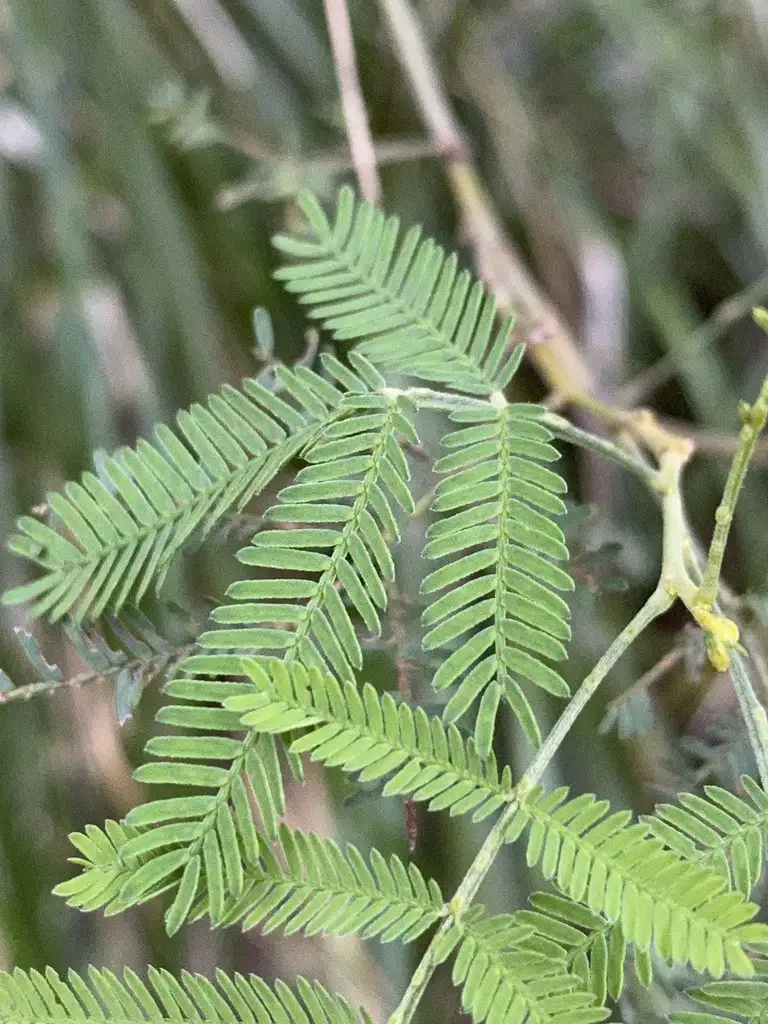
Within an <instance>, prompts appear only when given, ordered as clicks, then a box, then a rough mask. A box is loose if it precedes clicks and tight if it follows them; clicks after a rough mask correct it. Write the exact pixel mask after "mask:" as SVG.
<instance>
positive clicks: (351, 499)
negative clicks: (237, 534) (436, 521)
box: [200, 353, 417, 679]
mask: <svg viewBox="0 0 768 1024" xmlns="http://www.w3.org/2000/svg"><path fill="white" fill-rule="evenodd" d="M350 358H351V360H352V362H353V365H354V367H355V369H356V370H357V374H358V375H361V376H358V375H355V374H352V372H351V371H350V370H349V369H347V368H345V367H343V366H342V365H341V364H340V363H339V362H337V361H336V360H334V359H326V360H325V365H326V367H327V368H328V371H329V373H333V374H336V375H337V376H338V377H339V378H341V379H342V381H343V382H344V383H348V384H349V386H350V388H351V387H355V388H356V389H357V391H356V392H353V393H350V394H348V395H347V397H346V398H345V399H344V408H345V409H348V410H349V411H350V412H354V415H350V416H347V417H346V418H344V419H341V420H339V421H338V422H336V423H333V424H330V425H328V426H326V427H325V429H324V430H323V433H322V437H321V438H320V439H319V440H318V441H317V443H316V444H314V445H313V446H312V447H311V448H309V450H308V451H306V452H305V453H304V459H305V460H306V461H307V462H308V463H309V465H308V466H306V467H305V468H304V469H302V470H301V471H300V472H299V473H298V475H297V477H296V483H294V484H292V485H291V486H289V487H286V488H285V489H284V490H283V491H281V492H280V495H279V499H280V500H279V503H278V504H277V505H274V506H273V507H272V508H270V509H269V510H268V511H267V513H266V518H267V519H268V520H271V521H272V522H273V523H274V524H275V528H274V529H266V530H262V531H260V532H259V533H257V534H256V535H255V536H254V538H253V540H252V542H251V545H250V546H249V547H247V548H244V549H243V550H242V551H240V552H238V556H237V557H238V559H239V560H240V561H241V562H243V563H245V564H246V565H249V566H256V567H257V568H259V569H266V570H267V571H268V572H269V574H270V575H269V577H268V578H266V579H248V580H243V581H240V582H238V583H235V584H234V585H233V586H232V587H230V589H229V591H228V596H229V597H232V598H236V599H237V603H234V604H225V605H223V606H222V607H220V608H217V609H216V611H215V612H214V614H213V618H214V620H215V621H216V622H217V623H220V624H222V626H224V627H226V628H221V629H215V630H211V631H210V632H207V633H204V634H203V636H202V637H201V638H200V644H201V646H202V647H203V648H207V649H218V650H221V649H227V650H234V651H247V652H249V653H250V652H258V653H265V654H266V653H269V652H277V651H280V652H283V657H285V659H286V661H287V662H288V663H292V662H293V661H294V660H299V661H301V662H302V663H303V664H304V665H308V666H309V665H314V666H317V667H321V668H324V669H326V668H327V669H330V671H332V672H334V673H335V674H336V675H338V676H339V677H340V678H342V679H353V678H354V674H355V670H356V669H359V668H360V667H361V666H362V652H361V649H360V643H359V641H358V639H357V635H356V631H355V625H354V622H353V618H352V616H353V615H354V614H356V615H358V616H359V617H360V619H361V620H362V622H363V623H364V625H365V627H366V628H367V629H368V630H370V631H371V632H373V633H378V632H379V630H380V628H381V626H380V621H379V610H380V609H383V608H384V607H386V602H387V595H386V590H385V581H387V580H391V579H393V578H394V565H393V563H392V556H391V555H390V552H389V548H388V546H387V541H386V539H385V534H388V535H389V536H390V537H393V538H398V537H399V532H398V527H397V521H396V519H395V511H394V509H395V508H397V507H398V506H399V507H400V508H402V509H404V510H405V511H406V512H410V511H412V510H413V501H412V498H411V494H410V491H409V489H408V479H409V471H408V464H407V462H406V458H405V456H404V454H403V452H402V449H401V448H400V446H399V444H398V437H402V438H405V439H407V440H408V441H411V442H414V443H415V442H416V441H417V438H416V435H415V433H414V430H413V427H412V426H411V423H410V421H409V419H408V418H407V415H406V412H407V405H406V403H405V402H404V400H403V399H402V398H401V397H397V396H395V397H388V396H386V395H383V394H374V393H373V391H372V390H367V391H366V389H369V388H370V389H372V388H374V387H381V386H383V384H384V381H383V379H382V378H381V377H380V376H379V374H378V373H377V372H376V371H375V370H374V369H373V367H372V366H371V365H370V363H367V362H366V361H365V360H363V359H359V358H357V357H356V356H355V354H354V353H352V355H351V357H350ZM235 671H236V668H235Z"/></svg>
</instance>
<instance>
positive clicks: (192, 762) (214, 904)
mask: <svg viewBox="0 0 768 1024" xmlns="http://www.w3.org/2000/svg"><path fill="white" fill-rule="evenodd" d="M188 663H189V660H188V662H187V664H188ZM244 689H248V684H243V683H242V682H237V681H230V682H219V681H213V680H208V679H204V678H195V679H173V680H171V681H170V682H168V683H167V684H166V687H165V692H166V693H168V694H169V695H170V696H171V697H174V698H180V699H181V700H183V701H184V703H174V704H169V705H166V706H164V707H162V708H161V709H160V711H159V712H158V715H157V718H158V721H160V722H163V723H166V724H169V725H174V726H177V727H179V728H180V729H182V730H184V733H182V734H180V735H169V736H157V737H153V738H152V739H151V740H150V741H149V743H148V744H147V751H148V752H149V753H150V754H154V755H156V757H157V758H158V760H156V761H150V762H148V763H146V764H144V765H141V766H140V767H139V768H138V769H137V770H136V772H135V773H134V776H135V778H136V779H138V780H139V781H141V782H146V783H150V784H154V785H161V786H163V787H168V786H171V787H183V788H184V789H185V790H189V789H191V790H192V791H193V792H192V793H191V794H190V793H185V794H184V795H182V796H171V797H168V796H165V795H164V796H163V797H161V798H158V799H154V800H149V801H147V802H146V803H143V804H140V805H139V806H138V807H136V808H134V809H133V810H132V811H131V812H130V813H129V814H128V817H127V819H126V824H127V825H128V826H129V827H131V829H132V830H134V831H131V834H130V835H128V834H126V835H124V836H121V835H120V834H118V832H117V831H115V830H114V829H113V830H112V831H110V832H107V833H101V836H102V839H101V840H100V844H101V845H100V850H98V851H94V849H93V846H92V843H93V842H95V841H96V836H95V835H94V834H89V835H87V836H86V839H85V840H83V838H82V837H79V838H78V837H77V836H75V837H73V840H74V842H75V845H76V846H77V847H78V849H80V850H81V851H83V842H84V841H85V842H86V845H87V852H86V856H87V858H88V860H89V863H87V864H83V869H84V870H83V875H82V876H80V877H79V878H76V879H72V880H70V881H68V882H66V883H64V884H63V885H62V886H60V887H59V889H58V890H57V891H58V892H59V894H60V895H63V896H67V897H69V898H70V900H73V901H74V902H76V905H82V906H83V909H92V907H94V906H104V905H108V906H109V907H110V910H111V911H112V912H117V911H119V910H124V909H126V908H127V907H130V906H134V905H135V904H137V903H143V902H145V901H146V900H148V899H151V898H152V897H154V896H156V895H157V894H158V893H160V892H164V891H166V890H172V891H174V899H173V901H172V903H171V905H170V907H169V908H168V911H167V913H166V928H167V929H168V931H169V932H170V933H173V932H175V931H177V930H178V929H179V928H180V927H181V925H182V924H183V923H184V921H185V920H186V918H187V917H188V915H189V913H190V911H191V909H192V907H193V905H194V903H195V901H196V899H197V898H198V897H199V895H200V894H201V893H205V898H206V900H207V904H206V909H207V912H208V913H209V914H210V916H211V919H212V920H213V921H214V922H217V921H219V920H220V919H221V915H222V913H223V908H224V901H225V898H226V897H227V896H234V897H237V896H239V895H240V894H241V893H242V891H243V886H244V882H245V874H244V870H245V869H244V864H247V863H249V862H255V861H256V860H257V859H258V855H259V840H258V835H257V832H256V827H255V824H254V820H253V810H252V805H254V804H255V805H256V806H257V807H258V809H259V811H260V813H261V817H262V821H263V824H264V827H265V829H266V831H267V834H268V835H270V836H273V837H274V836H276V835H277V828H278V822H279V819H280V818H281V817H282V814H283V812H284V809H285V806H284V793H283V785H282V777H281V769H280V763H279V760H278V755H277V749H276V747H275V742H274V738H273V737H272V736H269V735H265V736H259V735H257V734H256V733H249V734H248V735H247V736H245V737H244V738H242V739H239V738H237V737H236V736H233V735H232V733H233V732H236V731H238V730H239V725H240V716H239V715H238V714H236V713H235V712H232V711H227V710H226V709H224V708H222V707H221V701H222V700H223V699H224V698H225V697H226V696H229V695H230V694H232V693H237V692H242V691H243V690H244ZM185 733H186V734H185ZM212 762H213V763H212ZM217 762H218V763H217ZM195 791H197V792H195ZM201 791H202V792H201ZM121 839H122V842H121V841H120V840H121ZM88 840H90V841H88ZM108 847H111V849H110V848H108ZM95 853H98V854H99V856H94V854H95ZM102 884H103V889H102V888H100V886H102ZM73 898H74V899H73ZM85 903H87V904H88V906H87V907H86V906H85Z"/></svg>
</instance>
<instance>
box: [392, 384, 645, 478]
mask: <svg viewBox="0 0 768 1024" xmlns="http://www.w3.org/2000/svg"><path fill="white" fill-rule="evenodd" d="M382 391H383V394H385V395H387V396H388V397H394V396H395V395H404V396H405V397H406V398H410V399H411V401H412V402H415V404H416V405H417V406H418V407H419V408H420V409H435V410H439V411H440V412H449V413H450V412H454V411H455V410H457V409H484V408H487V406H488V405H493V406H494V407H496V408H498V402H494V401H493V399H491V400H490V401H489V400H488V399H485V398H472V397H469V396H467V395H451V394H446V393H444V392H442V391H433V390H432V388H405V389H399V388H383V389H382ZM542 421H543V422H544V423H546V425H547V426H548V427H549V429H550V430H551V431H552V433H553V434H554V435H555V437H559V438H560V439H561V440H562V441H568V442H569V443H570V444H575V445H578V446H579V447H580V448H588V449H589V450H590V451H593V452H597V453H598V454H599V455H605V456H606V457H607V458H609V459H613V461H614V462H618V463H619V465H620V466H623V467H624V468H625V469H628V470H629V472H630V473H634V474H635V476H639V477H640V479H641V480H642V481H643V482H644V483H645V484H647V485H648V487H650V488H651V489H652V490H658V489H659V480H658V473H657V471H656V470H655V469H654V468H653V466H651V465H649V463H647V462H646V461H645V460H644V459H642V458H638V456H636V455H633V454H632V453H631V452H628V451H627V450H626V449H624V448H621V447H620V446H619V445H617V444H614V443H613V441H609V440H607V439H606V438H604V437H598V436H597V434H590V433H589V432H588V431H586V430H581V429H580V428H579V427H574V426H573V424H571V423H569V422H568V420H567V419H565V418H564V417H563V416H558V415H557V413H553V412H547V413H545V415H544V416H543V417H542Z"/></svg>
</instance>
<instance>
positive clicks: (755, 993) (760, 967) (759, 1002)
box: [669, 957, 768, 1024]
mask: <svg viewBox="0 0 768 1024" xmlns="http://www.w3.org/2000/svg"><path fill="white" fill-rule="evenodd" d="M753 963H754V967H755V977H754V978H749V979H747V980H745V979H743V978H740V979H737V980H732V981H713V982H710V983H709V984H708V985H702V986H701V988H694V989H690V990H689V991H688V995H689V996H690V997H691V999H694V1000H695V1001H696V1002H697V1003H700V1004H701V1005H702V1006H703V1007H705V1009H696V1010H678V1011H676V1012H675V1013H672V1014H671V1015H670V1018H669V1019H670V1021H671V1024H728V1022H729V1021H731V1020H733V1018H734V1017H739V1018H741V1017H745V1018H746V1019H747V1020H748V1021H749V1022H750V1024H765V1021H766V1020H768V960H766V959H764V958H762V957H755V959H754V961H753ZM713 1010H717V1011H720V1012H718V1013H713V1012H712V1011H713Z"/></svg>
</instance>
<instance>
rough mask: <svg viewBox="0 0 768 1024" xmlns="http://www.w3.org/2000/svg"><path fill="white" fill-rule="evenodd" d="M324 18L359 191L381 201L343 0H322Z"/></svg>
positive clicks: (373, 149)
mask: <svg viewBox="0 0 768 1024" xmlns="http://www.w3.org/2000/svg"><path fill="white" fill-rule="evenodd" d="M324 2H325V19H326V22H327V25H328V35H329V36H330V39H331V49H332V51H333V62H334V65H335V66H336V77H337V80H338V83H339V92H340V93H341V103H342V106H343V108H344V121H345V123H346V126H347V137H348V139H349V147H350V150H351V152H352V163H353V165H354V168H355V174H356V176H357V180H358V184H359V186H360V192H361V193H362V195H363V196H365V198H366V199H368V200H369V201H370V202H371V203H375V204H378V203H379V202H380V200H381V180H380V178H379V170H378V166H377V164H376V150H375V148H374V145H373V139H372V137H371V128H370V125H369V123H368V112H367V110H366V108H365V100H364V99H363V93H362V90H361V88H360V78H359V76H358V73H357V62H356V60H355V44H354V40H353V39H352V25H351V23H350V20H349V11H348V9H347V0H324Z"/></svg>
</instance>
